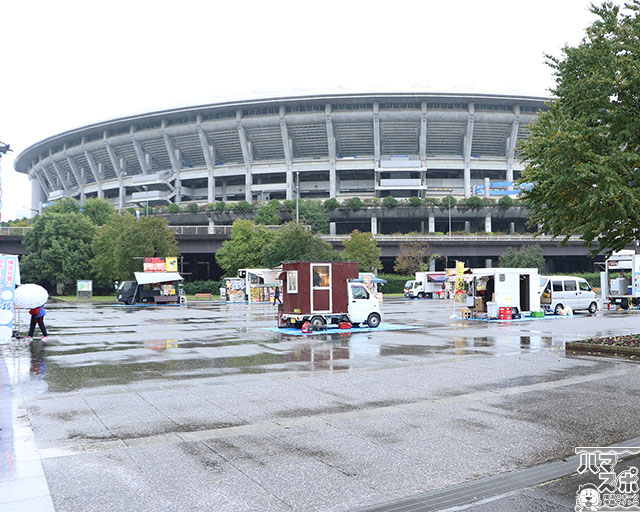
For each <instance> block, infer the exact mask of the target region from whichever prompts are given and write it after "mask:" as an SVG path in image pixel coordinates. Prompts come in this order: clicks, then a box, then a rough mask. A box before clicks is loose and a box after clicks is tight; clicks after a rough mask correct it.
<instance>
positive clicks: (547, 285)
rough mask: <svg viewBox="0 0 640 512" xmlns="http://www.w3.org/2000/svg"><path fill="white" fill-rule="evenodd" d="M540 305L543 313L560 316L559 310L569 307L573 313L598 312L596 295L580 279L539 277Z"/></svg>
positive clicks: (584, 280)
mask: <svg viewBox="0 0 640 512" xmlns="http://www.w3.org/2000/svg"><path fill="white" fill-rule="evenodd" d="M540 293H541V295H540V305H541V306H542V307H543V308H544V309H545V311H549V312H553V313H554V314H556V315H558V314H560V310H561V309H564V308H566V307H567V306H570V307H571V309H573V310H574V311H580V310H586V311H589V313H592V314H593V313H595V312H596V311H598V302H597V301H596V294H595V292H594V291H593V290H592V289H591V285H590V284H589V283H588V282H587V281H586V279H583V278H581V277H575V276H549V277H547V276H540Z"/></svg>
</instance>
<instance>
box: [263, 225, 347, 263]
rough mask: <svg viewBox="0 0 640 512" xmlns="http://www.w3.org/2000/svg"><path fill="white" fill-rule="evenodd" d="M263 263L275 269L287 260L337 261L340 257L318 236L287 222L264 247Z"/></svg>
mask: <svg viewBox="0 0 640 512" xmlns="http://www.w3.org/2000/svg"><path fill="white" fill-rule="evenodd" d="M263 253H264V263H265V265H266V266H268V267H276V266H278V265H280V264H281V263H282V262H283V261H288V260H300V261H308V260H321V261H333V260H339V259H340V255H339V254H338V252H337V251H335V250H334V249H333V247H331V244H330V243H329V242H326V241H325V240H323V239H322V238H320V236H319V235H316V234H313V233H311V232H309V231H307V230H305V229H304V228H303V227H302V226H300V225H299V224H296V223H295V222H288V223H286V224H284V225H283V226H282V228H281V229H279V230H278V231H276V232H275V236H274V238H273V239H272V240H271V241H270V242H269V243H268V244H266V246H265V247H264V251H263Z"/></svg>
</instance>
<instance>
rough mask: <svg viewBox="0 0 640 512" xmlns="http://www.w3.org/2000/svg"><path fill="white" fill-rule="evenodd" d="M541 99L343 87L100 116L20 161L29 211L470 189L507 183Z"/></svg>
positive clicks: (519, 165)
mask: <svg viewBox="0 0 640 512" xmlns="http://www.w3.org/2000/svg"><path fill="white" fill-rule="evenodd" d="M548 100H549V99H548V98H537V97H526V96H506V95H477V94H349V95H325V96H321V95H317V96H307V97H296V98H277V99H264V100H255V101H253V100H252V101H237V102H227V103H218V104H211V105H203V106H196V107H189V108H178V109H172V110H165V111H160V112H152V113H147V114H141V115H135V116H130V117H124V118H119V119H114V120H110V121H105V122H100V123H96V124H92V125H89V126H84V127H81V128H78V129H74V130H70V131H67V132H64V133H61V134H58V135H54V136H51V137H49V138H47V139H45V140H42V141H40V142H38V143H36V144H34V145H32V146H31V147H29V148H27V149H26V150H25V151H23V152H22V153H21V154H20V155H19V156H18V157H17V159H16V161H15V164H14V165H15V169H16V170H17V171H18V172H21V173H25V174H27V175H28V176H29V178H30V181H31V185H32V208H33V209H34V210H39V209H41V207H42V205H43V204H46V203H47V202H50V201H55V200H57V199H60V198H63V197H72V198H75V199H77V200H79V201H84V200H85V199H86V198H88V197H100V198H106V199H108V200H109V201H110V202H111V203H112V204H113V205H114V206H115V207H116V208H118V209H121V208H125V207H130V206H135V205H144V204H145V203H148V204H150V205H154V206H158V205H163V204H164V205H166V204H169V203H177V204H184V203H193V202H195V203H199V204H207V203H213V202H215V201H241V200H247V201H256V200H258V201H260V200H267V199H293V198H295V197H297V196H298V194H299V197H300V198H303V199H305V198H313V199H327V198H332V197H335V198H336V199H338V200H340V199H344V198H349V197H354V196H358V197H360V198H362V199H373V198H376V197H377V198H384V197H387V196H394V197H396V198H408V197H413V196H417V197H420V198H428V197H436V198H437V197H444V196H446V195H448V194H451V195H453V196H454V197H460V198H465V197H469V196H470V195H472V194H473V193H474V191H475V192H477V191H478V188H477V186H482V185H484V184H485V183H486V179H487V178H488V179H489V180H491V181H492V182H495V183H498V184H502V185H507V186H506V188H507V189H509V190H508V191H502V192H500V191H499V190H498V189H495V190H493V189H492V193H496V194H500V193H502V194H507V193H509V194H511V193H513V192H514V191H513V190H512V187H511V186H510V185H511V182H513V181H514V180H517V179H518V177H519V175H520V172H521V171H522V169H523V167H524V164H523V162H521V161H520V160H519V159H518V155H517V149H516V148H517V142H518V140H521V139H524V138H526V136H527V135H526V134H527V130H526V127H527V125H528V124H529V123H531V122H532V121H534V120H535V119H536V115H537V112H538V111H540V110H544V109H546V108H547V107H546V102H547V101H548Z"/></svg>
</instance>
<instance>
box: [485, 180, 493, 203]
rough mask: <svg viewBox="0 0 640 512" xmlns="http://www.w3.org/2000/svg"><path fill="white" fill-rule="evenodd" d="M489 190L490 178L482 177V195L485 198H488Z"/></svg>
mask: <svg viewBox="0 0 640 512" xmlns="http://www.w3.org/2000/svg"><path fill="white" fill-rule="evenodd" d="M490 190H491V179H489V178H485V179H484V197H485V199H489V191H490Z"/></svg>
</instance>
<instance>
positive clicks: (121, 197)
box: [103, 130, 127, 211]
mask: <svg viewBox="0 0 640 512" xmlns="http://www.w3.org/2000/svg"><path fill="white" fill-rule="evenodd" d="M108 136H109V135H108V134H107V131H106V130H105V132H104V136H103V139H104V146H105V148H106V149H107V154H108V155H109V160H110V161H111V167H113V170H114V171H115V173H116V176H117V177H118V211H122V209H123V208H124V204H125V203H126V199H127V192H126V189H125V188H124V177H125V172H124V165H123V162H122V160H121V159H119V158H118V155H117V154H116V150H115V149H113V147H112V146H111V144H109V142H107V139H108Z"/></svg>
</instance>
